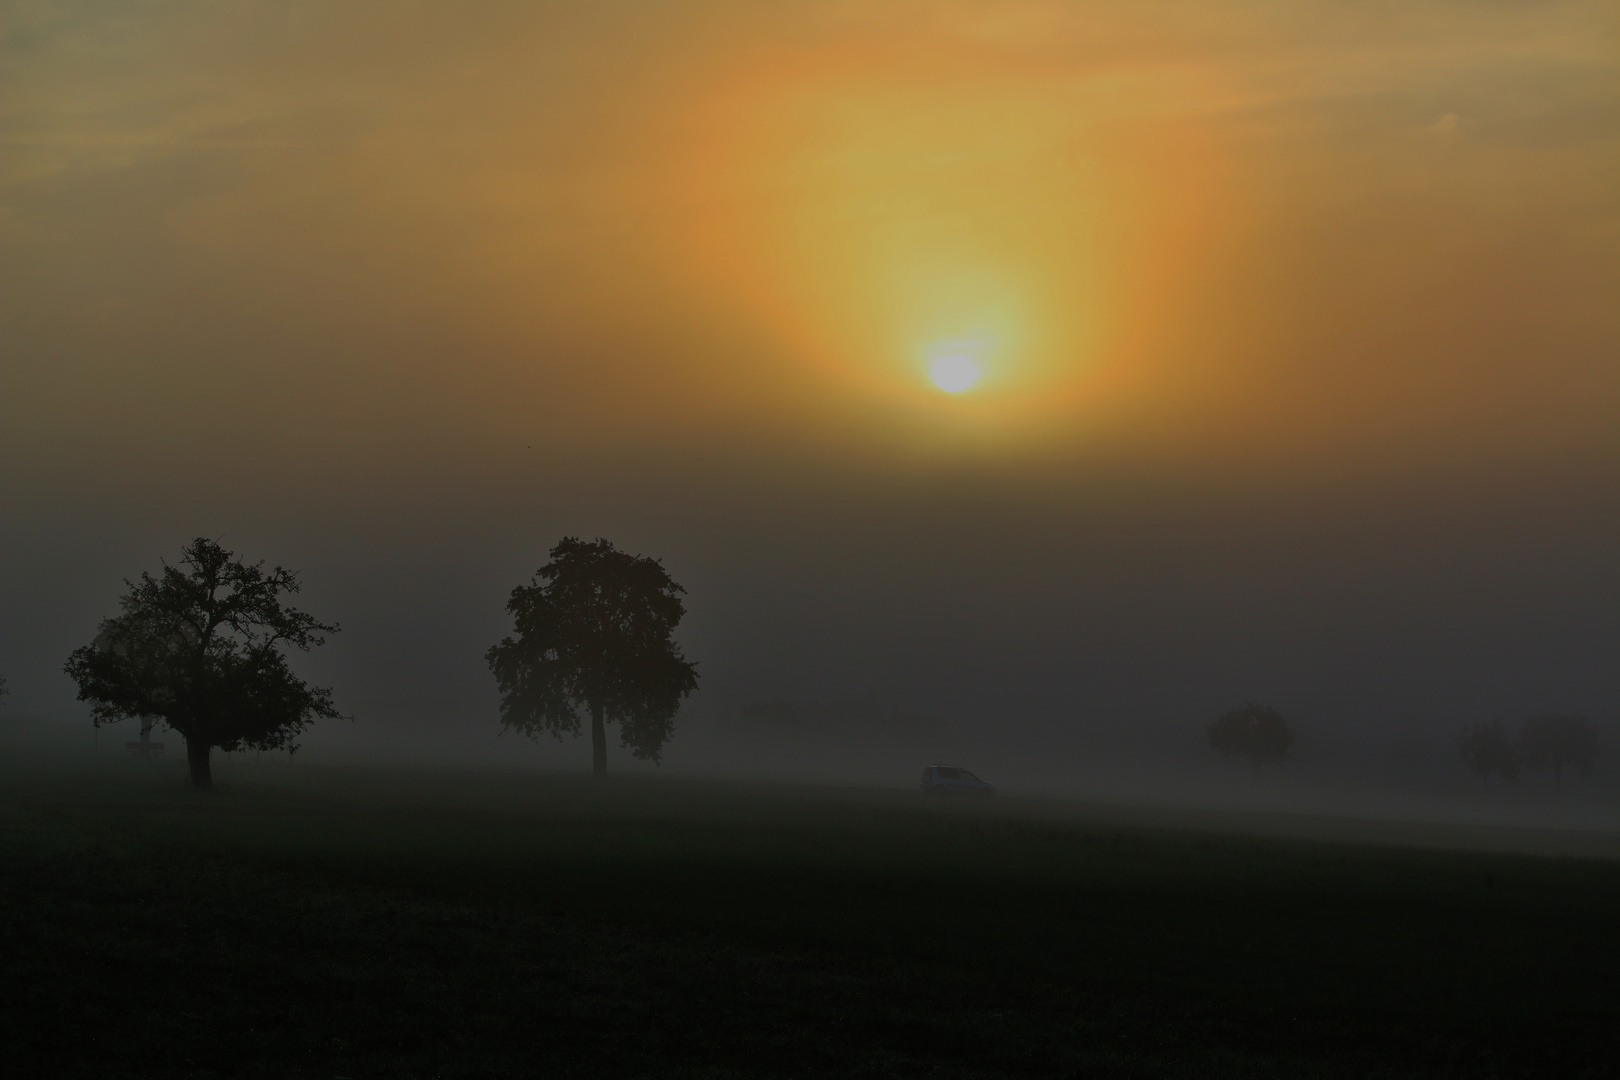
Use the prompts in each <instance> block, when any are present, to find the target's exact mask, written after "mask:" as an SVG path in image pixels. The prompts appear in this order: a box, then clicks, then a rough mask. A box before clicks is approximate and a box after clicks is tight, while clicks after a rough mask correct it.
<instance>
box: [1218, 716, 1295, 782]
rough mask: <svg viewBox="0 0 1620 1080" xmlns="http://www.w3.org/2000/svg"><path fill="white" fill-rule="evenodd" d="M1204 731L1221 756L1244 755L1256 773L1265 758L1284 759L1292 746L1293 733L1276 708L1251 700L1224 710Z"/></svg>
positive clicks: (1271, 759) (1264, 761) (1268, 759)
mask: <svg viewBox="0 0 1620 1080" xmlns="http://www.w3.org/2000/svg"><path fill="white" fill-rule="evenodd" d="M1206 730H1207V731H1208V732H1209V745H1210V746H1211V747H1212V748H1213V749H1215V750H1218V751H1219V752H1220V754H1221V756H1222V757H1230V756H1232V755H1234V754H1235V755H1237V756H1238V757H1241V758H1247V759H1248V760H1249V761H1251V762H1253V763H1254V767H1255V771H1257V772H1258V771H1259V769H1260V766H1262V765H1264V764H1265V763H1266V762H1268V761H1285V760H1287V758H1288V748H1289V747H1291V746H1293V745H1294V732H1293V730H1292V729H1291V728H1289V726H1288V724H1287V723H1286V722H1285V721H1284V720H1283V718H1282V716H1281V715H1280V714H1279V713H1278V712H1277V710H1276V709H1273V708H1270V707H1268V706H1265V705H1256V704H1254V703H1253V702H1250V703H1249V704H1247V705H1245V706H1243V707H1242V708H1239V709H1232V710H1231V711H1229V712H1226V713H1223V714H1222V715H1221V716H1220V717H1219V718H1218V719H1216V720H1215V721H1214V722H1213V723H1211V724H1210V725H1209V727H1208V728H1207V729H1206Z"/></svg>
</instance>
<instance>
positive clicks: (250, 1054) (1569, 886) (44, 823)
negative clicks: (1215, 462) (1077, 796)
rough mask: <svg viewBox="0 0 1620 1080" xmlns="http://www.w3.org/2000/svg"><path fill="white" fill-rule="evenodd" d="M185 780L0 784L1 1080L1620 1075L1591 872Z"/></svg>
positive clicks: (759, 800)
mask: <svg viewBox="0 0 1620 1080" xmlns="http://www.w3.org/2000/svg"><path fill="white" fill-rule="evenodd" d="M179 779H180V778H179V774H178V772H177V771H176V769H175V768H174V767H173V766H172V765H171V764H164V765H161V766H156V767H146V766H141V765H138V764H135V763H119V767H116V768H115V767H112V766H111V765H109V764H103V765H102V766H100V767H99V769H97V770H93V771H87V770H84V769H80V770H78V771H75V772H62V773H59V774H53V775H45V774H43V773H41V772H39V771H37V770H34V771H29V770H27V769H26V768H24V767H23V766H21V765H16V766H12V771H11V772H10V773H8V774H7V775H5V776H3V777H0V782H3V783H4V785H5V786H4V788H3V789H0V904H3V911H0V935H3V936H0V953H3V955H0V963H3V967H0V974H3V978H0V1025H3V1027H0V1037H3V1039H4V1046H5V1055H6V1060H7V1064H8V1068H7V1071H8V1072H10V1073H11V1075H16V1076H24V1075H27V1076H63V1077H67V1076H94V1077H112V1076H165V1077H167V1076H174V1077H204V1076H227V1075H228V1076H265V1077H323V1078H331V1077H349V1078H354V1080H359V1078H362V1077H388V1078H401V1080H403V1078H410V1077H495V1076H539V1075H543V1076H552V1075H555V1076H614V1077H640V1076H645V1077H682V1076H690V1077H712V1078H719V1077H730V1076H780V1077H861V1076H874V1077H875V1076H882V1077H912V1076H915V1077H932V1076H985V1077H999V1076H1054V1077H1056V1076H1121V1077H1132V1076H1142V1077H1161V1076H1166V1077H1206V1076H1208V1077H1226V1076H1231V1077H1273V1076H1274V1077H1288V1078H1304V1077H1329V1076H1333V1077H1338V1076H1344V1077H1384V1076H1387V1077H1426V1078H1432V1077H1447V1076H1456V1077H1464V1076H1467V1077H1475V1076H1480V1077H1485V1076H1538V1077H1539V1076H1551V1077H1613V1076H1620V862H1613V861H1603V860H1591V859H1588V860H1583V859H1575V858H1569V857H1558V858H1553V857H1534V856H1527V855H1510V854H1501V853H1490V854H1487V853H1467V852H1440V851H1432V850H1422V849H1418V848H1404V849H1403V848H1394V847H1375V846H1366V845H1355V844H1347V843H1343V842H1338V843H1328V842H1311V841H1308V840H1302V839H1282V838H1272V839H1259V838H1254V837H1252V836H1251V837H1244V836H1240V835H1234V834H1230V833H1227V834H1222V833H1219V832H1215V831H1211V830H1212V828H1213V827H1214V826H1213V825H1212V822H1211V820H1210V819H1207V818H1200V817H1198V816H1195V815H1188V816H1186V817H1185V818H1184V819H1180V820H1179V821H1177V820H1172V819H1171V818H1170V817H1168V816H1162V815H1161V821H1160V824H1159V826H1158V827H1146V826H1143V825H1140V824H1138V825H1135V826H1127V825H1121V824H1118V822H1117V821H1114V822H1110V821H1109V820H1108V819H1107V817H1106V815H1103V816H1099V815H1098V814H1097V813H1094V812H1093V813H1088V812H1086V811H1084V810H1083V808H1068V809H1065V808H1063V807H1060V806H1054V805H1049V804H1036V803H1019V802H1018V801H1016V800H1004V801H1002V802H1000V803H999V804H938V803H934V802H930V801H927V800H925V799H923V798H922V797H921V796H916V795H910V794H905V793H873V792H866V793H861V792H832V791H820V792H818V791H814V790H809V789H790V790H769V789H764V788H748V787H742V786H735V785H732V786H728V785H719V784H701V783H695V782H678V781H648V780H610V781H608V782H606V783H593V782H591V781H589V780H586V779H575V778H566V777H536V776H526V777H525V776H515V775H503V774H489V775H485V776H473V775H460V776H452V775H441V776H432V775H427V774H395V775H391V776H390V775H383V774H367V773H363V772H359V771H350V772H345V771H341V770H333V769H326V770H314V769H309V768H304V769H300V767H298V766H291V767H280V768H268V767H266V768H261V769H254V768H253V767H251V766H237V767H234V768H225V769H222V770H221V774H220V781H221V788H220V790H218V791H217V792H215V793H214V794H213V795H211V796H194V795H192V794H190V793H189V792H187V791H185V790H184V789H183V788H182V787H181V786H180V783H179ZM18 1070H21V1071H18Z"/></svg>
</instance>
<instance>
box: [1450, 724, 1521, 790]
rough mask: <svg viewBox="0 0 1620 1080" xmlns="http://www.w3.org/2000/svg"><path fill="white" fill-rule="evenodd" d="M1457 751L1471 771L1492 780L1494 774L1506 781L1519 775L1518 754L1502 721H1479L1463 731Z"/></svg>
mask: <svg viewBox="0 0 1620 1080" xmlns="http://www.w3.org/2000/svg"><path fill="white" fill-rule="evenodd" d="M1457 752H1458V753H1459V754H1461V755H1462V759H1463V764H1465V765H1467V766H1468V770H1469V771H1470V772H1472V773H1473V774H1474V775H1475V776H1478V777H1480V778H1481V779H1484V780H1488V779H1490V776H1491V774H1492V773H1498V774H1499V775H1501V776H1502V778H1503V779H1505V780H1517V779H1518V778H1519V753H1518V751H1517V750H1516V749H1515V748H1514V746H1513V743H1512V742H1510V741H1509V740H1508V736H1507V732H1506V731H1504V730H1503V728H1502V721H1500V720H1492V721H1491V722H1490V723H1488V724H1476V725H1474V726H1473V727H1471V728H1469V729H1468V730H1467V731H1465V732H1463V735H1462V738H1460V739H1458V740H1457Z"/></svg>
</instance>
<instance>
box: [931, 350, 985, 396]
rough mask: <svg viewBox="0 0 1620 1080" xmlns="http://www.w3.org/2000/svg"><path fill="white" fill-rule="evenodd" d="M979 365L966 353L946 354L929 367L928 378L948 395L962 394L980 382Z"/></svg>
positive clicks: (937, 358)
mask: <svg viewBox="0 0 1620 1080" xmlns="http://www.w3.org/2000/svg"><path fill="white" fill-rule="evenodd" d="M981 374H982V372H981V371H980V370H979V363H978V361H977V360H974V359H973V357H971V356H968V355H966V354H965V353H946V354H945V355H944V356H940V357H936V358H935V359H934V360H933V362H932V363H930V364H929V365H928V377H929V378H930V379H932V380H933V383H934V385H935V386H937V387H939V388H940V389H941V390H943V391H945V392H946V393H947V394H960V393H961V392H962V391H964V390H966V389H968V388H969V387H971V386H972V385H973V384H974V383H976V382H978V381H979V376H980V375H981Z"/></svg>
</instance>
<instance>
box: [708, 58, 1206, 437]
mask: <svg viewBox="0 0 1620 1080" xmlns="http://www.w3.org/2000/svg"><path fill="white" fill-rule="evenodd" d="M960 59H961V58H960V57H956V56H952V55H949V54H947V55H940V56H932V57H920V58H913V63H911V64H910V65H906V66H904V67H903V68H902V69H901V70H899V71H896V70H894V69H893V67H892V65H885V64H884V63H882V62H880V61H881V57H878V56H874V55H871V54H867V53H857V54H856V55H854V56H840V55H826V54H821V55H818V56H816V57H815V58H814V59H813V60H812V61H806V62H803V63H799V64H793V63H787V62H783V63H775V64H769V65H762V66H761V67H759V68H756V69H753V70H750V71H748V72H746V73H742V74H739V75H737V76H736V77H734V78H733V79H731V80H729V81H728V82H727V83H726V84H725V85H723V86H722V87H720V88H719V89H718V90H717V91H715V92H714V93H713V94H712V96H711V97H710V98H709V99H708V100H707V101H706V102H705V103H704V105H703V106H702V108H701V109H700V110H699V111H698V112H697V113H696V114H695V116H694V118H693V120H692V122H693V126H694V128H695V129H697V130H699V131H701V132H702V133H703V138H701V139H699V140H697V141H696V142H695V144H694V147H693V150H692V152H691V154H690V155H689V157H688V158H687V160H686V162H685V165H684V170H683V171H684V176H685V182H686V183H687V184H688V185H689V186H690V188H691V189H692V190H693V191H696V192H702V193H703V196H700V197H705V202H706V209H707V211H708V212H707V213H705V214H704V215H702V217H701V225H700V227H698V228H696V229H694V230H693V232H692V235H691V237H690V242H691V243H692V244H693V245H694V246H695V247H696V248H697V250H698V255H697V262H698V264H699V265H700V266H701V267H702V269H703V272H704V273H706V274H707V275H709V276H710V277H711V278H712V279H713V281H714V282H715V287H716V288H717V290H719V291H721V292H723V293H725V294H726V295H727V296H730V297H734V298H744V299H743V302H744V303H745V304H746V305H747V306H748V307H749V308H751V309H752V313H753V315H754V316H755V317H756V318H761V319H763V320H764V321H765V322H766V323H767V324H768V325H769V326H770V327H772V328H773V330H774V331H775V332H776V333H778V334H780V335H782V337H783V338H784V339H785V340H788V341H791V342H792V345H793V347H794V348H795V349H796V350H797V351H798V353H799V354H800V355H801V356H802V357H803V358H804V360H805V362H807V363H810V364H813V365H814V366H815V367H816V368H817V369H818V370H819V371H820V372H821V374H822V375H823V376H824V377H826V378H827V379H830V380H832V381H833V383H834V384H836V385H840V386H842V387H844V388H845V390H846V391H847V392H850V393H854V394H859V395H866V396H871V397H875V398H878V399H882V400H888V401H890V402H892V403H894V404H896V405H899V406H901V407H905V406H907V405H910V406H913V407H920V408H930V407H940V405H941V402H942V401H943V403H944V404H948V405H949V406H950V408H951V409H953V410H956V411H958V412H960V411H961V410H964V409H966V410H969V411H971V412H972V413H973V414H974V415H975V416H976V417H977V418H978V419H979V420H980V421H982V422H985V423H989V424H991V425H992V427H996V426H1005V427H1008V428H1020V429H1024V428H1027V425H1028V424H1029V423H1030V422H1031V421H1038V420H1040V418H1041V417H1043V416H1047V415H1051V414H1054V413H1058V412H1062V411H1064V410H1065V409H1067V408H1068V407H1069V406H1070V404H1072V401H1073V400H1074V399H1075V398H1076V396H1084V395H1093V394H1098V393H1101V392H1103V388H1104V387H1106V386H1107V385H1108V383H1109V382H1110V380H1116V381H1117V380H1118V379H1119V378H1121V376H1122V375H1123V374H1125V373H1124V372H1122V370H1121V368H1120V361H1121V359H1122V357H1123V356H1124V355H1125V353H1126V351H1127V350H1128V349H1129V348H1130V345H1131V342H1132V340H1133V338H1140V337H1141V336H1142V335H1143V334H1144V333H1151V332H1152V330H1153V328H1152V327H1151V326H1144V325H1139V324H1138V323H1137V320H1141V319H1149V320H1150V321H1151V317H1152V311H1151V309H1152V308H1153V307H1154V305H1155V304H1163V303H1168V302H1169V301H1168V298H1167V296H1166V294H1167V292H1168V291H1169V290H1170V289H1171V288H1172V286H1173V282H1174V280H1175V278H1176V276H1177V271H1178V270H1179V269H1182V268H1183V267H1184V265H1185V257H1186V256H1187V255H1188V254H1189V252H1190V251H1191V250H1192V249H1196V247H1197V244H1198V234H1199V232H1200V231H1201V230H1202V229H1203V228H1204V224H1203V223H1201V222H1200V221H1199V218H1198V213H1197V212H1198V210H1199V209H1200V208H1201V207H1203V206H1205V205H1207V203H1208V202H1209V200H1210V198H1211V191H1212V189H1213V188H1214V186H1215V185H1216V184H1217V183H1218V178H1219V168H1218V162H1217V161H1216V160H1215V159H1214V158H1213V156H1212V155H1211V153H1210V152H1209V151H1208V149H1207V148H1206V146H1205V144H1204V143H1203V142H1202V141H1200V140H1199V139H1198V138H1197V137H1196V136H1195V134H1194V133H1192V131H1191V130H1190V129H1189V128H1187V127H1186V126H1185V125H1181V126H1178V124H1177V123H1176V118H1175V116H1174V114H1172V113H1168V111H1167V110H1165V109H1164V106H1165V104H1166V103H1167V101H1168V100H1169V99H1171V98H1172V97H1173V98H1176V99H1180V98H1182V97H1184V96H1185V95H1186V94H1188V93H1189V92H1194V91H1196V92H1197V93H1198V94H1200V95H1201V96H1202V98H1203V99H1205V100H1209V99H1214V98H1218V97H1219V96H1221V95H1222V94H1224V93H1227V91H1225V90H1224V89H1222V88H1221V87H1220V86H1219V85H1218V84H1217V81H1216V80H1215V77H1214V76H1213V75H1211V74H1210V73H1209V72H1206V71H1197V70H1194V71H1185V72H1180V71H1178V72H1169V73H1166V72H1154V73H1151V75H1150V76H1139V77H1136V79H1135V81H1134V82H1133V80H1132V79H1131V78H1127V77H1126V76H1122V75H1120V74H1118V73H1108V74H1106V75H1102V76H1076V75H1074V74H1073V73H1069V72H1045V71H1037V72H1036V73H1034V74H1033V75H1031V74H1029V73H1023V72H1017V71H1009V70H1005V69H1001V68H998V67H997V66H996V65H994V64H981V65H980V67H979V68H978V69H977V70H972V69H970V70H967V71H964V70H962V69H961V67H960V64H959V63H957V62H958V61H960ZM1198 80H1202V81H1204V82H1206V83H1208V84H1209V85H1206V86H1201V87H1197V88H1192V89H1191V90H1190V88H1189V86H1188V85H1187V84H1188V83H1189V81H1198ZM941 390H944V391H945V393H943V394H942V393H941V392H940V391H941Z"/></svg>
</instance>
